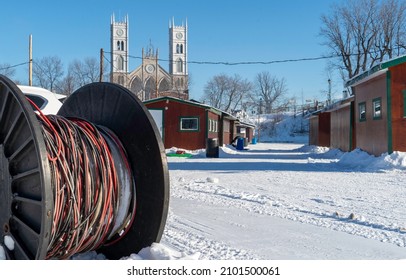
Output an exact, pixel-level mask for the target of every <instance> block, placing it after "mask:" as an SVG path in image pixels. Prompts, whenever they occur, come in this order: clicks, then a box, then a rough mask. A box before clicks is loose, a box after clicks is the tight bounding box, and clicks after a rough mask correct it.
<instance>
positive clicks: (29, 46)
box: [28, 34, 32, 86]
mask: <svg viewBox="0 0 406 280" xmlns="http://www.w3.org/2000/svg"><path fill="white" fill-rule="evenodd" d="M28 59H29V62H28V85H29V86H32V34H30V37H29V43H28Z"/></svg>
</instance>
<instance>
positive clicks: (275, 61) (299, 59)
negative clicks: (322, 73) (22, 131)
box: [106, 52, 340, 66]
mask: <svg viewBox="0 0 406 280" xmlns="http://www.w3.org/2000/svg"><path fill="white" fill-rule="evenodd" d="M106 53H110V54H111V52H106ZM128 57H129V58H135V59H142V57H140V56H133V55H128ZM335 57H340V55H338V54H332V55H325V56H318V57H305V58H296V59H295V58H293V59H283V60H271V61H237V62H226V61H196V60H188V64H206V65H227V66H236V65H260V64H262V65H267V64H276V63H287V62H301V61H316V60H322V59H329V58H335ZM158 61H163V62H173V60H170V59H162V58H158Z"/></svg>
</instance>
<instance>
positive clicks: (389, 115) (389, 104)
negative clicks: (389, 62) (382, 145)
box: [386, 71, 393, 154]
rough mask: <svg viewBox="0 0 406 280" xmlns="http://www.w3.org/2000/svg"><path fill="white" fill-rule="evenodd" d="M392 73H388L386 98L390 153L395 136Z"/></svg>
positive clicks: (389, 152)
mask: <svg viewBox="0 0 406 280" xmlns="http://www.w3.org/2000/svg"><path fill="white" fill-rule="evenodd" d="M391 87H392V86H391V73H390V71H388V72H387V73H386V100H387V108H388V109H387V114H386V115H387V121H388V154H391V153H393V138H392V137H393V136H392V92H391V91H392V90H391Z"/></svg>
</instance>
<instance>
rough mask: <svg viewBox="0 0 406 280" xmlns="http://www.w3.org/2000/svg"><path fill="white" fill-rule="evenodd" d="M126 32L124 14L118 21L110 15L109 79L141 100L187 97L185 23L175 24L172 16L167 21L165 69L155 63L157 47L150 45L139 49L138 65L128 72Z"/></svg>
mask: <svg viewBox="0 0 406 280" xmlns="http://www.w3.org/2000/svg"><path fill="white" fill-rule="evenodd" d="M128 31H129V20H128V16H126V17H125V18H124V19H123V20H121V21H116V19H115V17H114V15H113V16H112V17H111V37H110V41H111V61H110V62H111V70H110V73H111V74H110V81H111V82H113V83H118V84H120V85H122V86H124V87H126V88H128V89H129V90H131V91H132V92H133V93H134V94H136V95H137V97H138V98H139V99H140V100H142V101H146V100H150V99H154V98H159V97H166V96H170V97H176V98H180V99H183V100H187V99H189V79H188V64H187V22H186V24H185V25H184V24H183V23H182V25H180V26H177V25H175V21H174V19H172V22H170V23H169V71H166V70H165V69H164V68H163V67H162V66H161V65H160V64H159V62H160V59H159V56H158V49H157V50H154V49H153V48H152V46H150V47H149V48H148V49H147V50H144V49H142V62H141V65H139V66H138V67H137V68H136V69H135V70H133V71H129V68H128V65H129V57H130V55H129V32H128Z"/></svg>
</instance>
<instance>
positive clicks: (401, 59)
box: [382, 56, 406, 69]
mask: <svg viewBox="0 0 406 280" xmlns="http://www.w3.org/2000/svg"><path fill="white" fill-rule="evenodd" d="M405 62H406V56H401V57H398V58H395V59H392V60H389V61H386V62H383V63H382V69H385V68H389V67H393V66H397V65H399V64H402V63H405Z"/></svg>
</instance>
